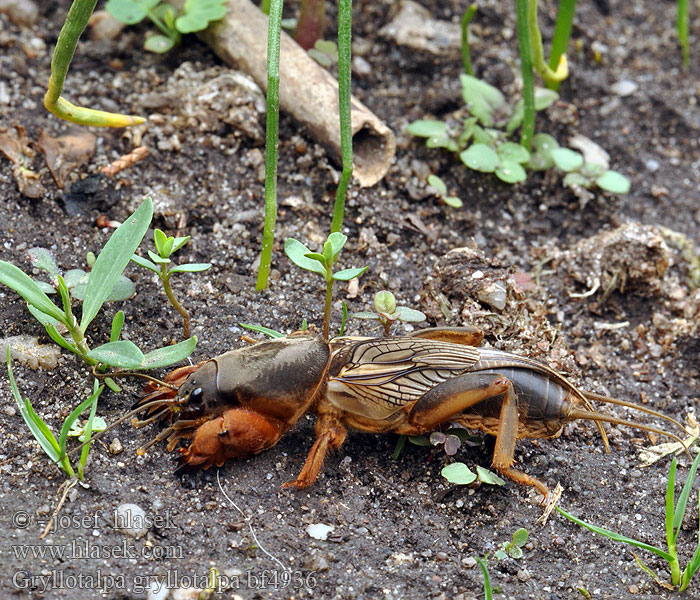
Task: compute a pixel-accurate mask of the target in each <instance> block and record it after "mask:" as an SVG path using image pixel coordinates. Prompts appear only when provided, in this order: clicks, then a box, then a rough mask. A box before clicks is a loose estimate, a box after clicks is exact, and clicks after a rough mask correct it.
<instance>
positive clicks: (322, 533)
mask: <svg viewBox="0 0 700 600" xmlns="http://www.w3.org/2000/svg"><path fill="white" fill-rule="evenodd" d="M334 530H335V527H333V525H326V524H325V523H312V524H311V525H309V526H308V527H307V528H306V533H308V534H309V536H311V537H312V538H314V539H315V540H326V539H328V534H329V533H332V532H333V531H334Z"/></svg>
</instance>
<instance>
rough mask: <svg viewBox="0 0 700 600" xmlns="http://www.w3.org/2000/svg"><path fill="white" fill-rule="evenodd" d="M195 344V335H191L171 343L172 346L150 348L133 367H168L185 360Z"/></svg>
mask: <svg viewBox="0 0 700 600" xmlns="http://www.w3.org/2000/svg"><path fill="white" fill-rule="evenodd" d="M195 346H197V336H194V335H193V336H192V337H191V338H189V339H186V340H184V341H182V342H179V343H177V344H173V345H172V346H164V347H163V348H158V349H156V350H152V351H151V352H149V353H148V354H146V356H144V357H143V360H142V361H141V364H140V365H139V366H138V367H133V368H136V369H139V370H141V369H159V368H161V367H168V366H170V365H173V364H175V363H178V362H180V361H182V360H185V359H186V358H187V357H188V356H189V355H190V354H192V352H194V349H195Z"/></svg>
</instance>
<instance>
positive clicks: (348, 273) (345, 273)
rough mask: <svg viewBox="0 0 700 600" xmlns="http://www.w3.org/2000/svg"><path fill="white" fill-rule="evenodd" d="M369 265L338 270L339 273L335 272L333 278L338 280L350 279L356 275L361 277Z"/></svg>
mask: <svg viewBox="0 0 700 600" xmlns="http://www.w3.org/2000/svg"><path fill="white" fill-rule="evenodd" d="M367 269H369V267H358V268H354V269H343V270H342V271H338V272H337V273H333V279H335V280H336V281H350V280H351V279H355V277H359V276H360V275H362V273H364V272H365V271H366V270H367Z"/></svg>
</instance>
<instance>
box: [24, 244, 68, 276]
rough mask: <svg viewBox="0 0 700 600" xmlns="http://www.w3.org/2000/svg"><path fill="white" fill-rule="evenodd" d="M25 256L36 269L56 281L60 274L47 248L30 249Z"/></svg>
mask: <svg viewBox="0 0 700 600" xmlns="http://www.w3.org/2000/svg"><path fill="white" fill-rule="evenodd" d="M27 256H29V260H30V262H31V263H32V266H34V267H35V268H36V269H41V270H42V271H46V272H47V273H48V274H49V275H50V276H51V277H52V278H54V279H56V277H58V276H59V275H60V274H61V271H60V270H59V269H58V265H57V264H56V259H55V258H54V256H53V254H52V253H51V251H50V250H48V249H47V248H30V249H29V250H27Z"/></svg>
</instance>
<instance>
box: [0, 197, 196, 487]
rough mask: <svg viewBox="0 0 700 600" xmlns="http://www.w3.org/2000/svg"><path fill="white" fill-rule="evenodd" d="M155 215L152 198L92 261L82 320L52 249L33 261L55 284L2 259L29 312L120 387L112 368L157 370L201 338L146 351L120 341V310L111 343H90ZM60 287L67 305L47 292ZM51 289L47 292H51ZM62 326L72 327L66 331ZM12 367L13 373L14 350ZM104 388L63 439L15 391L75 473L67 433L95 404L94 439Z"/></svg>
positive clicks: (1, 277) (29, 418)
mask: <svg viewBox="0 0 700 600" xmlns="http://www.w3.org/2000/svg"><path fill="white" fill-rule="evenodd" d="M152 217H153V202H152V201H151V199H150V198H146V200H145V201H144V202H143V203H142V204H141V206H140V207H139V208H138V209H137V210H136V211H135V212H134V214H132V215H131V216H130V217H129V218H128V219H127V220H126V221H124V223H123V224H122V225H120V226H119V227H118V228H117V229H116V230H115V231H114V233H113V234H112V236H111V237H110V238H109V240H107V243H106V244H105V245H104V247H103V248H102V251H101V252H100V253H99V255H98V256H97V258H96V259H95V260H94V263H93V264H92V269H91V270H90V272H89V274H88V277H87V283H86V284H85V289H84V291H83V294H82V295H83V300H82V304H81V309H82V314H81V318H80V321H78V319H77V317H76V316H75V315H74V313H73V306H72V300H73V298H72V297H71V293H70V290H69V288H68V285H67V284H66V281H65V279H64V278H63V276H61V274H60V271H59V270H58V267H57V266H56V264H55V261H54V260H53V257H52V256H51V255H50V254H49V253H48V252H46V251H43V250H42V251H35V252H34V253H33V258H32V260H33V261H34V264H35V265H38V266H40V268H41V269H43V270H45V271H47V272H49V273H50V274H51V276H52V278H53V279H54V280H55V283H54V284H53V285H50V284H48V283H45V282H36V281H34V280H33V279H32V278H31V277H29V275H27V274H26V273H24V272H23V271H22V270H21V269H19V268H18V267H16V266H15V265H13V264H12V263H9V262H6V261H2V260H0V283H2V284H4V285H6V286H8V287H9V288H11V289H12V290H14V291H15V292H16V293H17V294H19V295H20V296H21V297H22V298H24V300H25V301H26V302H27V305H28V306H27V308H28V310H29V312H30V313H31V314H32V315H33V316H34V318H35V319H37V321H39V322H40V323H41V324H42V325H43V326H44V328H45V329H46V333H47V334H48V335H49V337H50V338H51V339H52V340H53V341H54V342H56V343H57V344H58V345H59V346H61V347H62V348H64V349H65V350H68V351H69V352H72V353H73V354H76V355H77V356H79V357H80V358H81V359H82V360H83V361H84V362H85V363H86V364H87V365H89V366H90V367H92V368H93V372H94V373H95V375H96V376H97V377H99V378H102V377H105V385H106V386H107V387H109V388H110V389H112V390H114V391H117V392H118V391H120V388H119V386H117V384H116V383H115V382H114V380H113V379H111V378H110V377H109V376H105V374H104V371H105V369H106V368H107V367H116V368H125V369H131V370H143V369H155V368H159V367H165V366H168V365H171V364H174V363H176V362H179V361H181V360H183V359H185V358H187V356H189V355H190V354H191V353H192V351H193V350H194V347H195V345H196V343H197V338H195V337H192V338H190V339H188V340H185V341H184V342H180V343H179V344H175V345H173V346H166V347H163V348H158V349H156V350H153V351H152V352H149V353H148V354H144V353H143V352H142V351H141V350H140V349H139V348H138V346H136V344H134V343H133V342H131V341H129V340H120V339H119V336H120V334H121V330H122V327H123V325H124V313H123V312H122V311H118V312H117V313H116V314H115V315H114V317H113V318H112V324H111V329H110V337H109V342H107V343H105V344H102V345H101V346H97V347H96V348H92V349H91V348H90V346H89V344H88V339H87V337H86V334H87V329H88V326H89V325H90V324H91V323H92V321H93V320H94V319H95V317H96V316H97V315H98V314H99V312H100V310H101V309H102V306H103V305H104V303H105V302H107V301H108V300H109V299H110V297H111V295H112V291H113V289H114V286H115V285H116V283H117V281H118V280H119V278H120V276H121V275H122V273H123V271H124V269H125V268H126V266H127V265H128V264H129V261H130V259H131V257H132V255H133V253H134V251H135V250H136V248H137V247H138V245H139V244H140V243H141V240H142V239H143V236H144V235H145V233H146V230H147V229H148V226H149V224H150V222H151V218H152ZM48 288H51V289H50V291H56V290H57V291H58V293H59V296H60V298H61V307H60V308H59V306H57V305H56V304H54V302H53V301H52V300H51V299H50V298H49V297H48V296H47V295H46V291H49V290H48ZM45 290H46V291H45ZM59 329H62V330H64V331H66V332H67V335H66V334H65V333H61V331H59ZM8 372H11V366H10V364H9V354H8ZM103 389H104V386H103V385H98V381H97V380H95V382H94V390H93V394H92V395H91V396H90V397H89V398H87V399H86V400H84V401H83V402H82V403H81V404H80V405H78V407H77V408H76V409H75V410H74V411H73V412H72V413H71V414H70V415H69V416H68V418H67V419H66V420H65V421H64V423H63V426H62V428H61V433H60V435H59V438H58V440H56V438H55V436H54V435H53V434H52V433H51V431H50V429H49V428H48V426H47V425H46V424H45V423H44V422H43V421H42V420H41V418H39V417H38V415H37V414H36V413H35V412H34V410H33V409H32V406H31V403H30V401H29V400H28V399H27V400H25V401H24V402H23V401H22V400H21V397H20V394H19V391H18V390H17V389H16V386H15V388H14V389H13V395H14V396H15V399H16V400H17V403H18V405H19V406H20V413H21V414H22V417H23V419H24V421H25V422H26V423H27V426H28V427H29V429H30V431H31V432H32V435H33V436H34V437H35V439H36V440H37V441H38V442H39V444H40V445H41V447H42V449H43V450H44V452H46V454H47V455H48V456H49V457H50V458H51V459H52V460H53V461H54V462H56V463H58V464H59V466H60V467H61V469H63V471H64V472H65V473H66V474H67V475H68V476H70V477H73V476H74V475H75V472H74V471H73V469H72V467H71V465H70V462H69V461H68V458H67V456H66V453H65V444H66V438H67V437H68V432H69V431H70V428H71V425H72V424H73V423H74V421H75V420H76V419H77V418H78V417H79V416H80V414H81V413H82V412H84V411H85V410H87V409H88V408H90V417H89V418H88V423H87V425H86V426H85V429H84V433H85V436H86V439H89V438H90V432H91V431H92V427H93V423H94V418H95V410H96V408H97V399H98V398H99V396H100V394H101V393H102V391H103ZM89 447H90V445H89V444H86V445H85V446H84V447H83V448H82V450H81V458H80V464H79V466H78V476H79V477H82V473H83V467H84V465H85V461H86V460H87V456H88V452H89Z"/></svg>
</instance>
